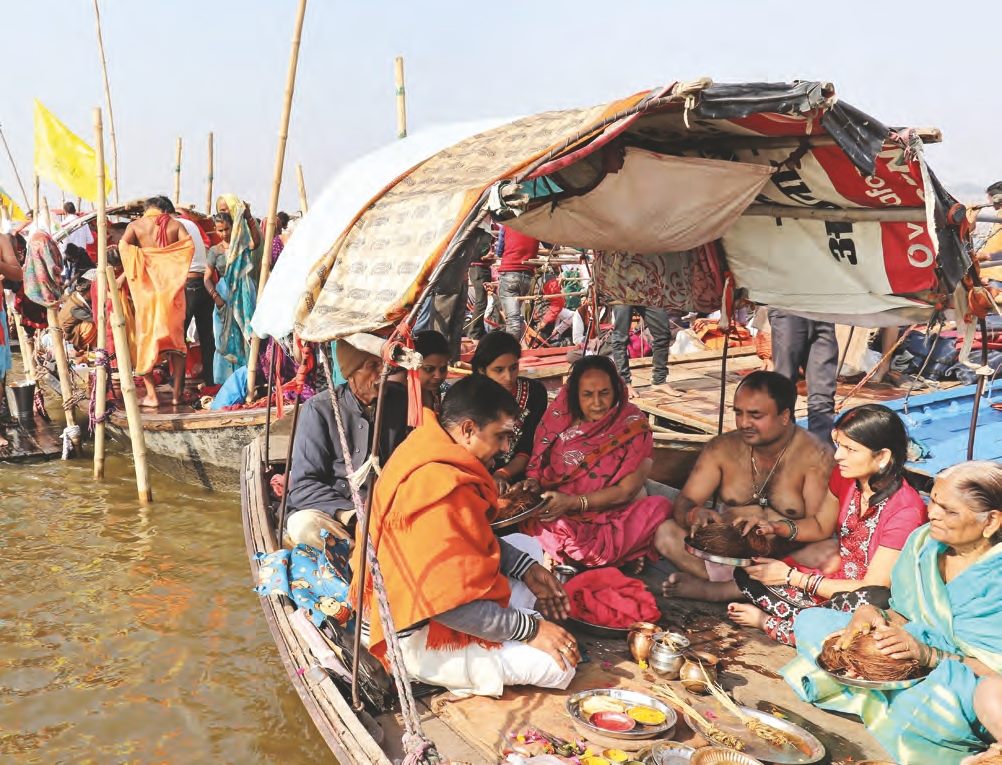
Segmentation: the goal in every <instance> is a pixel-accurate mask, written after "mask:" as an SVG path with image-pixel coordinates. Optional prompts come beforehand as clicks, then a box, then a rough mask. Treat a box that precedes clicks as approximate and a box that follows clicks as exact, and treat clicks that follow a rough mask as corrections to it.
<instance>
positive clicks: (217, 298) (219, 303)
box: [212, 292, 226, 311]
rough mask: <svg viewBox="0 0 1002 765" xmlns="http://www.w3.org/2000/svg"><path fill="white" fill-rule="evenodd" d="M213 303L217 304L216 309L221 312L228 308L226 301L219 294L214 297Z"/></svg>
mask: <svg viewBox="0 0 1002 765" xmlns="http://www.w3.org/2000/svg"><path fill="white" fill-rule="evenodd" d="M212 302H213V303H215V304H216V308H218V309H219V310H220V311H221V310H223V309H224V308H225V307H226V301H225V300H223V298H222V296H221V295H220V294H219V293H218V292H217V293H216V294H215V295H213V296H212Z"/></svg>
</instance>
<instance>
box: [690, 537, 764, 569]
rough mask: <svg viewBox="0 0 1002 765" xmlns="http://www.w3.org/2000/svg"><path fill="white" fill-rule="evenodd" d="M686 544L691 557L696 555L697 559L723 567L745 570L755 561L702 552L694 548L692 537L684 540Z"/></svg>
mask: <svg viewBox="0 0 1002 765" xmlns="http://www.w3.org/2000/svg"><path fill="white" fill-rule="evenodd" d="M683 543H684V544H685V551H686V552H687V553H689V555H694V556H696V557H697V558H702V559H703V560H708V561H710V563H719V564H721V565H723V566H738V567H740V568H744V567H745V566H751V565H752V564H753V563H754V562H755V561H753V560H752V559H751V558H729V557H727V556H726V555H715V554H714V553H711V552H707V551H706V550H700V549H699V548H698V547H695V546H694V542H693V539H692V537H686V538H685V539H684V540H683Z"/></svg>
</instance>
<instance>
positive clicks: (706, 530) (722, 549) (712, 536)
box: [692, 523, 773, 558]
mask: <svg viewBox="0 0 1002 765" xmlns="http://www.w3.org/2000/svg"><path fill="white" fill-rule="evenodd" d="M692 543H693V546H694V547H696V548H698V549H700V550H703V551H705V552H708V553H712V554H713V555H721V556H724V557H727V558H754V557H768V556H769V555H771V554H772V552H773V545H772V540H771V539H769V538H768V537H764V536H762V535H760V534H756V533H755V532H754V531H752V532H751V533H750V534H748V535H747V536H742V534H741V530H740V529H738V528H736V527H734V526H731V525H730V524H729V523H710V524H707V525H706V526H703V527H701V528H698V529H696V532H695V533H694V534H693V535H692Z"/></svg>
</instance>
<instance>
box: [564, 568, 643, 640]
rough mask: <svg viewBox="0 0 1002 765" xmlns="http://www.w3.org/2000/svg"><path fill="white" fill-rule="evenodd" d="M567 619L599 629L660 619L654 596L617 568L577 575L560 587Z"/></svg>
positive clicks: (636, 580) (595, 570) (627, 625)
mask: <svg viewBox="0 0 1002 765" xmlns="http://www.w3.org/2000/svg"><path fill="white" fill-rule="evenodd" d="M564 589H566V590H567V597H569V598H570V601H571V616H573V617H574V618H575V619H580V620H581V621H585V622H588V623H590V624H598V625H601V626H603V627H619V628H625V627H629V626H630V625H631V624H633V622H657V621H658V620H659V619H660V618H661V612H660V611H659V610H658V607H657V604H656V603H655V601H654V596H653V595H652V594H651V593H650V591H648V589H647V587H645V586H644V583H643V582H642V581H640V580H639V579H631V578H630V577H628V576H626V575H625V574H624V573H623V572H622V571H620V570H619V569H618V568H596V569H592V570H591V571H585V572H584V573H583V574H578V575H577V576H576V577H574V578H573V579H571V580H570V581H569V582H567V584H565V585H564Z"/></svg>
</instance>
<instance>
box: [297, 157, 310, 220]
mask: <svg viewBox="0 0 1002 765" xmlns="http://www.w3.org/2000/svg"><path fill="white" fill-rule="evenodd" d="M296 179H297V180H298V181H299V209H300V210H301V211H302V213H303V215H306V213H308V212H309V211H310V203H309V202H308V201H307V199H306V181H305V179H304V178H303V166H302V165H301V164H299V163H298V162H297V163H296Z"/></svg>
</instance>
